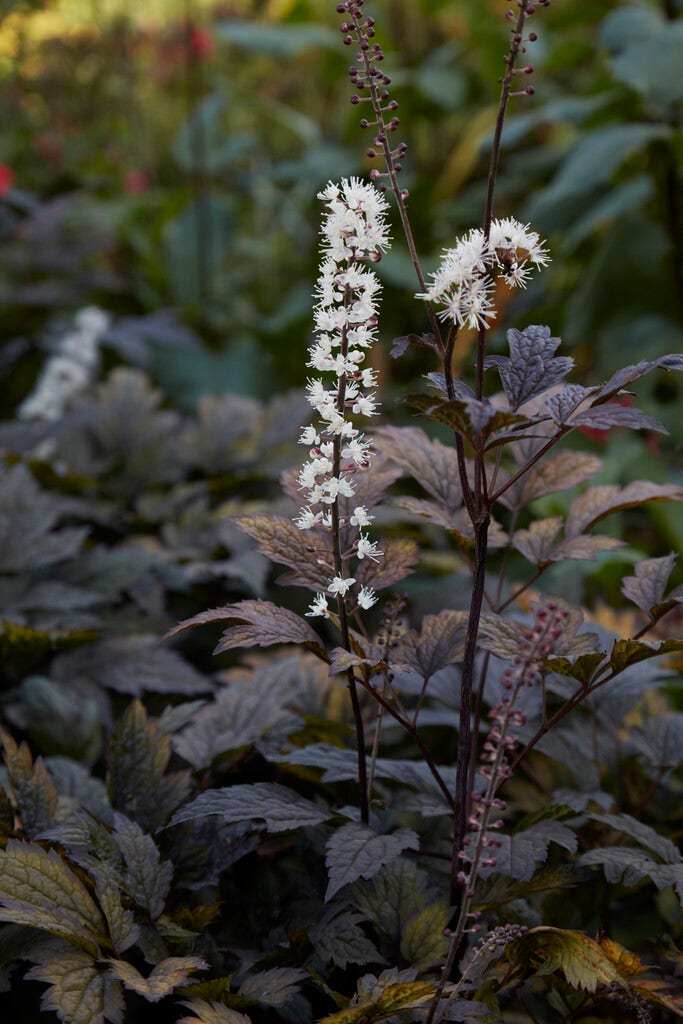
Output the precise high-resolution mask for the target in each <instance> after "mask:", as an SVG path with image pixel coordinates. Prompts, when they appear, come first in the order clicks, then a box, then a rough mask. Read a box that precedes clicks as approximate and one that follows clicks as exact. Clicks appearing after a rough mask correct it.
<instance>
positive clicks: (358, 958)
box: [310, 912, 386, 971]
mask: <svg viewBox="0 0 683 1024" xmlns="http://www.w3.org/2000/svg"><path fill="white" fill-rule="evenodd" d="M363 920H364V917H363V915H362V914H353V913H349V912H342V913H341V914H339V913H337V914H335V915H332V916H330V917H326V918H323V920H322V921H321V922H319V923H318V924H316V925H315V926H314V927H313V928H312V929H311V933H310V939H311V942H312V943H313V945H314V947H315V951H316V954H317V955H318V956H319V957H320V958H321V959H322V960H324V961H325V962H326V963H329V962H330V961H332V962H333V963H334V964H335V966H336V967H339V968H340V969H341V970H342V971H345V970H346V968H347V967H348V965H349V964H381V963H386V961H385V959H384V957H383V956H382V955H381V953H379V952H378V951H377V949H376V948H375V945H374V943H373V942H372V941H371V940H370V939H369V938H368V936H367V935H366V934H365V932H364V931H363V929H362V928H361V927H360V922H361V921H363Z"/></svg>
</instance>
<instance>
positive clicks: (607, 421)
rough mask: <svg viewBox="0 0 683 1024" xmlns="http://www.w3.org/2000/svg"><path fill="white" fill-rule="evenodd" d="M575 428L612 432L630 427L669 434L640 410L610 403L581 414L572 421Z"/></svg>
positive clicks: (663, 427)
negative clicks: (614, 429) (614, 428)
mask: <svg viewBox="0 0 683 1024" xmlns="http://www.w3.org/2000/svg"><path fill="white" fill-rule="evenodd" d="M572 426H574V427H591V428H592V429H593V430H611V429H612V428H613V427H629V428H630V429H631V430H654V431H657V432H658V433H660V434H668V430H667V429H666V427H665V426H663V425H662V424H661V423H660V422H659V420H656V419H654V417H652V416H647V415H646V414H645V413H644V412H641V411H640V409H633V408H631V407H629V406H624V405H618V404H616V403H609V404H607V405H595V406H591V408H590V409H586V410H585V412H580V413H579V414H578V415H577V416H575V417H574V419H573V420H572Z"/></svg>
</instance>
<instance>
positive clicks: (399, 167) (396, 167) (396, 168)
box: [394, 164, 403, 172]
mask: <svg viewBox="0 0 683 1024" xmlns="http://www.w3.org/2000/svg"><path fill="white" fill-rule="evenodd" d="M394 170H395V171H397V172H398V171H402V170H403V165H402V164H394Z"/></svg>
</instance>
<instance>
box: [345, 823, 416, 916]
mask: <svg viewBox="0 0 683 1024" xmlns="http://www.w3.org/2000/svg"><path fill="white" fill-rule="evenodd" d="M419 846H420V841H419V839H418V836H417V833H415V832H413V830H412V829H409V828H399V829H397V830H396V832H394V833H392V834H391V835H378V834H377V833H376V832H374V831H373V830H372V829H371V828H369V827H368V826H367V825H359V824H356V823H355V822H350V823H349V824H348V825H342V827H341V828H339V829H337V831H336V832H334V833H333V835H332V836H331V837H330V839H328V841H327V843H326V846H325V848H326V850H327V854H326V857H325V864H326V865H327V871H328V875H329V884H328V886H327V892H326V893H325V900H326V901H327V900H329V899H331V898H332V896H334V894H335V893H336V892H339V890H340V889H341V888H342V887H343V886H345V885H348V884H349V883H350V882H355V881H356V879H358V878H372V876H373V875H376V874H377V872H378V871H379V870H380V869H381V868H382V867H383V866H384V865H385V864H386V863H388V862H389V861H391V860H395V858H396V857H398V856H399V855H400V854H401V853H402V852H403V850H417V849H419Z"/></svg>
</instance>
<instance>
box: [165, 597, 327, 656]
mask: <svg viewBox="0 0 683 1024" xmlns="http://www.w3.org/2000/svg"><path fill="white" fill-rule="evenodd" d="M207 622H237V623H239V625H236V626H232V627H231V628H230V629H227V630H226V631H225V632H224V633H223V636H222V637H221V641H220V643H219V644H218V646H217V647H216V649H215V650H214V652H213V653H214V654H221V653H223V651H230V650H233V649H234V648H236V647H270V646H272V645H273V644H303V645H304V646H305V647H308V648H309V649H311V650H315V651H320V652H324V650H325V647H324V644H323V642H322V640H321V639H320V637H319V636H318V634H317V633H316V632H315V630H314V629H312V628H311V626H309V624H308V623H307V622H306V620H305V619H302V618H301V616H299V615H296V614H295V613H294V612H291V611H289V610H288V609H287V608H281V607H280V606H279V605H276V604H273V603H272V602H271V601H238V602H237V603H236V604H226V605H225V606H224V607H223V608H211V609H210V610H209V611H206V612H201V613H200V614H199V615H193V616H192V618H191V619H185V620H184V621H183V622H180V623H179V624H178V625H177V626H174V627H173V629H171V630H169V631H168V633H166V636H165V637H164V639H168V637H171V636H175V635H176V633H180V632H181V631H183V630H185V629H190V628H191V627H192V626H199V625H203V624H205V623H207Z"/></svg>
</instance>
